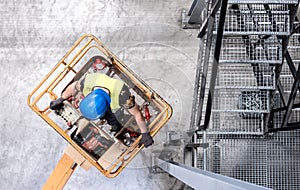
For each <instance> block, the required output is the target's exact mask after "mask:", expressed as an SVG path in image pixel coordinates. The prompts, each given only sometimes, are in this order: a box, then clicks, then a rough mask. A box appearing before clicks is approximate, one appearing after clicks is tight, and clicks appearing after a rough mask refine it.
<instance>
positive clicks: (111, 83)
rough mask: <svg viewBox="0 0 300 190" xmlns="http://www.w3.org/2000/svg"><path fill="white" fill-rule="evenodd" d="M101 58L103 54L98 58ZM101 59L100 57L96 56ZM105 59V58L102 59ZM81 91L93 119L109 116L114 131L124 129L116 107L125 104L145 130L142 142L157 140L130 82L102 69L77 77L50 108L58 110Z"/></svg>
mask: <svg viewBox="0 0 300 190" xmlns="http://www.w3.org/2000/svg"><path fill="white" fill-rule="evenodd" d="M98 59H101V58H98ZM95 61H99V60H97V59H96V60H95ZM100 61H101V60H100ZM78 91H80V92H82V93H83V95H84V96H85V97H84V99H83V100H82V101H81V102H80V105H79V109H80V112H81V113H82V115H83V116H84V117H85V118H86V119H89V120H96V119H106V120H107V122H108V124H109V125H111V127H112V128H111V130H112V131H113V132H116V133H117V132H118V131H120V130H121V129H122V127H123V126H122V125H121V124H120V123H119V121H118V120H117V118H116V117H115V115H114V114H113V112H112V110H117V109H118V108H120V107H123V108H125V109H127V110H128V111H129V113H130V114H132V115H133V116H134V118H135V120H136V122H137V125H138V127H139V129H140V131H141V134H142V138H141V141H140V145H141V144H143V145H144V146H145V147H148V146H151V145H152V144H153V143H154V141H153V139H152V137H151V136H150V135H149V132H148V128H147V126H146V123H145V120H144V117H143V116H142V113H141V111H140V109H139V108H138V105H137V104H136V102H135V97H134V96H133V95H131V93H130V91H129V88H128V86H127V85H126V84H125V83H124V82H123V81H121V80H118V79H113V78H111V77H109V76H107V75H105V74H101V73H88V74H86V76H85V78H84V79H83V80H78V81H74V82H73V83H71V84H70V85H69V86H67V88H66V89H65V90H64V91H63V92H62V94H61V97H60V98H58V99H56V100H54V101H51V102H50V109H52V110H58V109H61V108H62V107H63V105H64V104H63V101H65V100H66V99H68V98H69V97H71V96H72V95H74V94H76V93H77V92H78Z"/></svg>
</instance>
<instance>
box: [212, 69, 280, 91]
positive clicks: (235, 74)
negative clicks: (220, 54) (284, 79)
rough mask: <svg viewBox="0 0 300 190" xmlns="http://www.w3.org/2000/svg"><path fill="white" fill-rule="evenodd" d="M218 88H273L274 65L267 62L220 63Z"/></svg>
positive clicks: (274, 85)
mask: <svg viewBox="0 0 300 190" xmlns="http://www.w3.org/2000/svg"><path fill="white" fill-rule="evenodd" d="M217 77H218V80H217V81H218V83H217V84H216V89H218V88H227V89H229V88H235V89H256V90H257V89H268V90H274V89H275V88H276V83H275V66H270V65H269V64H256V65H254V64H253V65H250V64H220V65H219V71H218V75H217Z"/></svg>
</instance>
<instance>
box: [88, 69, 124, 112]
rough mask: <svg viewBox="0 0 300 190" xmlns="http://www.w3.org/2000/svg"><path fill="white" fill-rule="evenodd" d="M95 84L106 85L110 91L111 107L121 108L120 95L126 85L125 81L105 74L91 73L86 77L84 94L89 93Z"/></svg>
mask: <svg viewBox="0 0 300 190" xmlns="http://www.w3.org/2000/svg"><path fill="white" fill-rule="evenodd" d="M95 86H99V87H104V88H106V89H108V90H109V91H110V98H111V103H110V107H111V109H112V110H116V109H118V108H120V105H119V95H120V92H121V89H122V87H123V86H124V82H123V81H121V80H117V79H113V78H110V77H109V76H107V75H105V74H99V73H89V74H87V75H86V77H85V81H84V87H83V95H84V96H86V95H88V94H89V93H90V92H91V91H92V89H93V87H95Z"/></svg>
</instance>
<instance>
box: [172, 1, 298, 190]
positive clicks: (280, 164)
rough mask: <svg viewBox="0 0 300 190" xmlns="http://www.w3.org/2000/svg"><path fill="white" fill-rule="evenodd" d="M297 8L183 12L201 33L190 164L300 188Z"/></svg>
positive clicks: (257, 4)
mask: <svg viewBox="0 0 300 190" xmlns="http://www.w3.org/2000/svg"><path fill="white" fill-rule="evenodd" d="M298 4H299V2H298V0H289V1H285V0H252V1H251V0H208V1H204V0H203V1H201V0H195V1H194V2H193V4H192V6H191V9H190V10H189V11H188V13H187V12H186V11H184V12H183V14H182V16H183V17H184V18H183V19H182V26H183V28H186V29H189V28H199V29H200V31H199V34H198V37H199V39H200V44H199V54H198V61H197V72H196V79H195V85H194V102H193V108H192V116H191V124H190V134H192V138H191V141H190V143H189V144H186V145H185V154H189V153H190V154H191V155H192V156H185V161H184V162H185V163H190V165H191V166H192V167H196V168H199V169H202V170H206V171H210V172H214V173H217V174H221V175H225V176H228V177H232V178H235V179H238V180H243V181H246V182H250V183H254V184H256V185H260V186H264V187H267V188H272V189H295V190H296V189H300V181H299V178H300V172H299V171H300V159H299V155H300V130H298V129H300V101H299V92H300V87H299V83H300V64H299V62H300V53H299V52H300V51H299V48H300V25H299V23H298V18H297V17H296V13H297V9H298ZM204 5H205V6H204ZM195 15H198V18H201V19H200V20H199V19H195V18H196V16H195ZM199 15H200V16H199ZM203 15H205V16H203ZM187 159H189V160H187ZM175 176H176V175H175Z"/></svg>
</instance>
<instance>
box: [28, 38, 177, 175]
mask: <svg viewBox="0 0 300 190" xmlns="http://www.w3.org/2000/svg"><path fill="white" fill-rule="evenodd" d="M82 44H83V45H82ZM90 48H97V49H98V50H100V51H101V52H102V53H103V54H104V55H105V56H107V57H109V58H111V60H113V61H112V64H113V65H114V67H115V68H116V69H117V70H119V71H120V72H121V73H122V74H123V75H125V76H126V77H127V78H128V79H129V80H130V81H131V82H132V83H133V84H134V85H135V86H136V87H137V88H139V90H140V92H143V95H144V96H145V97H147V99H148V101H150V103H151V104H152V105H155V106H156V107H157V108H158V109H159V110H160V113H159V114H158V115H157V116H156V118H155V119H153V121H152V122H151V123H150V124H149V129H150V135H151V136H155V135H156V133H157V132H158V131H159V130H160V129H161V128H162V127H163V126H164V125H165V123H166V122H167V121H168V120H169V118H170V117H171V115H172V108H171V106H170V105H169V104H168V103H167V102H166V101H165V100H164V99H163V98H162V97H161V96H159V95H158V94H157V93H156V92H155V91H154V90H153V89H152V88H151V87H150V86H148V85H147V84H146V83H145V82H144V81H143V80H142V79H140V78H139V77H138V76H137V75H136V74H135V73H134V72H133V71H131V70H130V69H129V68H128V67H127V66H126V65H125V64H124V63H123V62H122V61H121V60H120V59H119V58H118V57H117V56H116V55H114V54H113V53H112V52H110V50H108V49H107V48H106V47H105V46H104V44H103V43H102V42H100V41H99V40H98V39H97V38H96V37H94V36H93V35H90V34H86V35H84V36H82V37H81V38H80V39H79V40H77V42H76V43H75V44H74V45H73V47H72V48H71V49H70V50H69V51H68V52H67V53H66V54H65V56H64V57H63V58H62V59H61V60H60V61H59V62H58V64H57V65H56V66H55V67H54V68H53V69H52V70H51V71H50V72H49V73H48V74H47V76H46V77H45V78H44V79H43V80H42V81H41V82H40V83H39V85H38V86H37V87H35V88H34V90H33V91H32V92H31V93H30V94H29V96H28V100H27V103H28V105H29V107H30V108H31V109H32V110H33V111H34V112H35V113H37V114H38V115H39V116H40V117H41V118H43V119H44V120H45V121H46V122H47V123H48V124H49V125H50V126H51V127H52V128H53V129H54V130H55V131H56V132H57V133H59V134H60V135H61V136H62V137H63V138H64V139H65V140H66V141H67V142H68V143H69V144H71V145H72V146H73V147H74V148H75V149H76V150H77V151H78V152H79V153H80V154H81V155H82V156H83V157H84V158H85V159H86V160H87V161H88V162H90V163H91V164H92V165H93V166H95V167H96V168H97V169H98V170H99V171H100V172H101V173H102V174H103V175H104V176H106V177H109V178H113V177H116V176H117V175H118V174H119V173H120V172H121V171H122V170H123V169H124V168H125V167H126V165H127V164H128V163H129V162H130V161H131V160H132V159H133V158H134V157H135V155H136V154H137V153H138V152H139V151H140V150H141V149H142V147H143V146H142V147H139V146H138V144H139V141H140V139H141V137H139V138H138V139H137V140H136V141H135V142H134V143H133V144H132V145H131V146H130V147H129V148H128V150H126V152H124V154H122V156H121V157H120V158H119V159H118V162H116V163H113V167H111V168H109V169H108V170H107V169H104V168H103V167H102V166H101V165H100V164H99V163H98V162H97V160H96V159H95V158H93V157H92V156H91V155H89V154H88V153H87V152H86V151H85V150H84V149H82V148H81V147H80V146H79V145H78V144H76V143H75V142H74V141H73V140H72V139H71V137H70V135H68V134H67V132H68V130H63V129H62V128H61V127H60V126H59V124H57V123H56V122H55V121H54V120H52V119H51V118H50V117H49V113H51V110H50V109H49V102H47V103H45V102H44V103H42V102H43V101H42V99H43V98H45V96H46V97H47V98H48V99H49V98H50V99H52V100H53V99H56V98H57V97H59V95H58V94H57V92H56V93H55V90H54V89H55V88H56V87H57V86H58V85H59V84H60V82H61V81H62V80H63V79H64V78H65V77H66V76H67V74H69V73H70V72H71V73H73V74H74V75H76V74H77V72H78V71H79V70H77V69H76V67H75V66H76V64H77V63H78V62H79V61H80V59H81V58H82V57H83V56H84V55H85V54H86V53H87V52H88V51H89V49H90Z"/></svg>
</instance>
